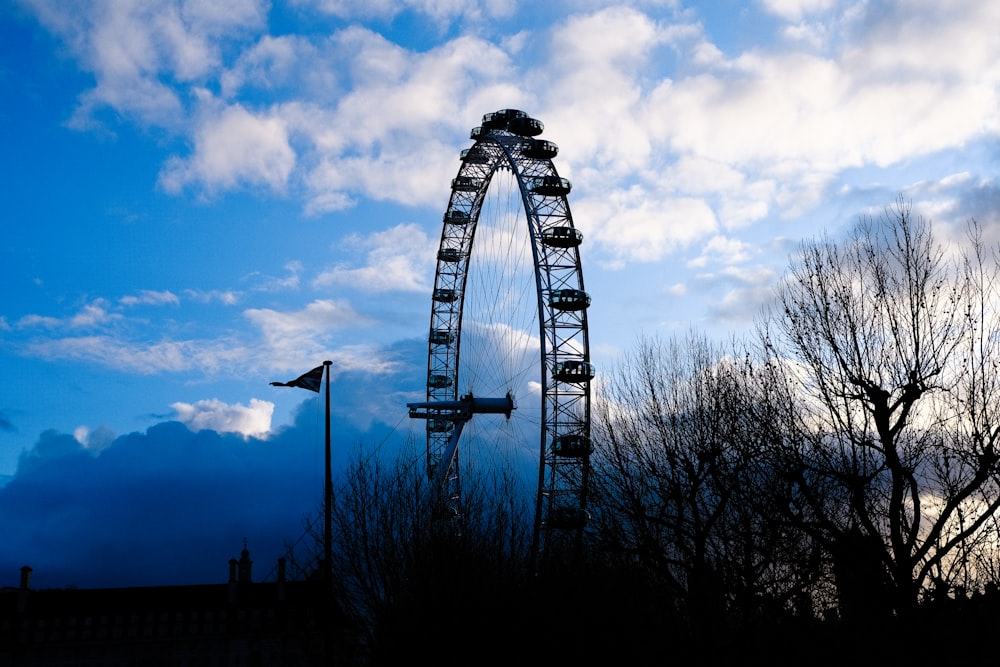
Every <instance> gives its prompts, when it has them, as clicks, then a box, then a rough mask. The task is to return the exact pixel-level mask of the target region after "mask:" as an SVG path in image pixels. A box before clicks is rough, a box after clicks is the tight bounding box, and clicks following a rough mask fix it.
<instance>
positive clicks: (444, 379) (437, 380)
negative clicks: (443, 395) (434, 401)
mask: <svg viewBox="0 0 1000 667" xmlns="http://www.w3.org/2000/svg"><path fill="white" fill-rule="evenodd" d="M427 386H428V387H433V388H434V389H444V388H445V387H450V386H451V377H449V376H447V375H429V376H427Z"/></svg>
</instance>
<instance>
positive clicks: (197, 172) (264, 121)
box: [160, 93, 296, 193]
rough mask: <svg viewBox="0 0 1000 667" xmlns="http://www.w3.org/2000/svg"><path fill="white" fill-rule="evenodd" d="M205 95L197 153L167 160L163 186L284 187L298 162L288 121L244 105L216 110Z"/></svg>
mask: <svg viewBox="0 0 1000 667" xmlns="http://www.w3.org/2000/svg"><path fill="white" fill-rule="evenodd" d="M202 97H203V99H204V101H205V103H206V104H205V106H206V114H205V115H206V117H205V119H204V120H203V121H202V123H201V126H200V127H199V129H198V131H197V133H196V136H195V149H194V154H193V155H192V156H191V157H190V158H188V159H181V158H177V157H174V158H171V159H170V160H168V161H167V163H166V165H165V166H164V168H163V171H162V172H161V174H160V183H161V185H162V186H163V187H164V189H166V190H167V191H168V192H172V193H177V192H179V191H181V190H182V189H183V188H184V187H185V186H187V185H191V184H198V185H202V186H203V187H204V188H205V189H206V190H207V191H208V192H209V193H211V192H215V191H216V190H220V189H221V190H228V189H233V188H236V187H243V186H253V185H264V186H267V187H269V188H271V189H272V190H275V191H282V190H284V188H285V185H286V184H287V182H288V178H289V176H290V175H291V173H292V169H293V168H294V167H295V160H296V156H295V151H294V150H293V149H292V147H291V145H290V144H289V138H288V131H287V128H286V127H285V123H284V121H283V120H282V119H281V118H280V117H278V116H274V115H270V114H267V113H265V114H260V115H258V114H254V113H252V112H250V111H248V110H247V109H245V108H244V107H243V106H242V105H240V104H234V105H231V106H227V107H224V108H222V109H221V110H216V109H215V107H216V106H217V105H216V104H215V103H214V101H212V100H211V99H210V98H209V97H208V94H207V93H202Z"/></svg>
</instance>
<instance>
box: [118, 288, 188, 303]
mask: <svg viewBox="0 0 1000 667" xmlns="http://www.w3.org/2000/svg"><path fill="white" fill-rule="evenodd" d="M118 302H119V303H120V304H122V305H123V306H138V305H149V306H161V305H173V306H176V305H177V304H179V303H180V299H179V298H178V297H177V295H176V294H174V293H173V292H171V291H169V290H163V291H159V292H157V291H154V290H141V291H140V292H139V293H138V294H132V295H128V296H123V297H122V298H121V299H119V300H118Z"/></svg>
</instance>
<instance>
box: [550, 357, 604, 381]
mask: <svg viewBox="0 0 1000 667" xmlns="http://www.w3.org/2000/svg"><path fill="white" fill-rule="evenodd" d="M596 374H597V371H596V370H594V364H591V363H589V362H586V361H577V360H575V359H571V360H569V361H560V362H558V363H556V364H555V365H554V366H553V367H552V377H554V378H555V379H556V380H558V381H559V382H574V383H577V384H581V383H584V382H590V381H591V380H593V379H594V376H595V375H596Z"/></svg>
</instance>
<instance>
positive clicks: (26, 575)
mask: <svg viewBox="0 0 1000 667" xmlns="http://www.w3.org/2000/svg"><path fill="white" fill-rule="evenodd" d="M30 588H31V568H30V567H29V566H27V565H25V566H24V567H22V568H21V590H22V591H26V590H28V589H30Z"/></svg>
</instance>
